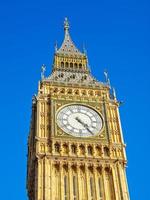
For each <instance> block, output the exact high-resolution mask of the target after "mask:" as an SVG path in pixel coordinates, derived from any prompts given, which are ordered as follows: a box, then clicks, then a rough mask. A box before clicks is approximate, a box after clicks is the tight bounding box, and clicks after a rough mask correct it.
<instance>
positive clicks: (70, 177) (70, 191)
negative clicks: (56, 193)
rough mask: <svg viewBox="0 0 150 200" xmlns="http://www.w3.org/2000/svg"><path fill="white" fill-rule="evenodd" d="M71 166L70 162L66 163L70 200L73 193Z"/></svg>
mask: <svg viewBox="0 0 150 200" xmlns="http://www.w3.org/2000/svg"><path fill="white" fill-rule="evenodd" d="M72 178H73V176H72V167H71V163H68V184H69V192H68V193H69V200H72V194H73V190H72V187H73V182H72Z"/></svg>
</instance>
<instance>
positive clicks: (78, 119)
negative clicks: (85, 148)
mask: <svg viewBox="0 0 150 200" xmlns="http://www.w3.org/2000/svg"><path fill="white" fill-rule="evenodd" d="M75 119H76V120H77V121H78V122H79V123H80V124H82V125H83V126H84V128H86V130H88V131H89V132H90V133H91V134H92V135H93V133H92V131H91V130H90V129H89V126H88V124H85V123H84V122H83V121H82V120H81V119H80V118H78V117H76V118H75Z"/></svg>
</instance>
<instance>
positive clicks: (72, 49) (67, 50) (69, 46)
mask: <svg viewBox="0 0 150 200" xmlns="http://www.w3.org/2000/svg"><path fill="white" fill-rule="evenodd" d="M69 27H70V26H69V21H68V18H67V17H66V18H65V20H64V31H65V37H64V41H63V43H62V45H61V47H60V48H59V49H58V50H57V51H56V53H58V54H59V53H61V54H69V55H70V54H71V55H78V56H83V55H84V54H83V53H81V52H80V51H79V50H78V48H77V47H76V46H75V45H74V43H73V41H72V39H71V37H70V34H69Z"/></svg>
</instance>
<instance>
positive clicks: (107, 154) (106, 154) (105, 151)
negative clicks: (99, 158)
mask: <svg viewBox="0 0 150 200" xmlns="http://www.w3.org/2000/svg"><path fill="white" fill-rule="evenodd" d="M104 156H106V157H107V156H109V148H108V147H104Z"/></svg>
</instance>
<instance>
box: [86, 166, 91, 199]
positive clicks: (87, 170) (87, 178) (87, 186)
mask: <svg viewBox="0 0 150 200" xmlns="http://www.w3.org/2000/svg"><path fill="white" fill-rule="evenodd" d="M85 182H86V190H87V193H86V195H87V199H90V197H91V194H90V179H89V169H88V165H87V164H86V165H85Z"/></svg>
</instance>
